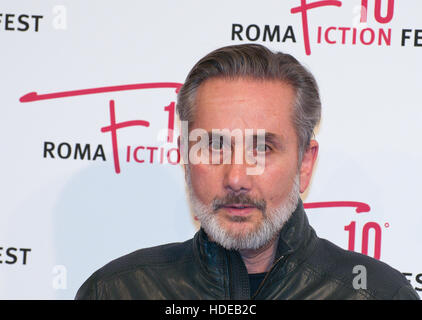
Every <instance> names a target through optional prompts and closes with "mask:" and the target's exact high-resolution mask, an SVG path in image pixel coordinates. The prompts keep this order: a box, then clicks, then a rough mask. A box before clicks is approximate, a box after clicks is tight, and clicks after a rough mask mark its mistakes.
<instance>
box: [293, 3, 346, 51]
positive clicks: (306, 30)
mask: <svg viewBox="0 0 422 320" xmlns="http://www.w3.org/2000/svg"><path fill="white" fill-rule="evenodd" d="M341 5H342V3H341V1H337V0H324V1H315V2H313V3H309V4H308V3H306V0H300V6H299V7H295V8H292V9H291V10H290V12H291V13H298V12H301V13H302V28H303V40H304V42H305V52H306V54H307V55H308V56H309V55H310V54H311V45H310V41H309V25H308V12H307V11H308V10H310V9H314V8H318V7H326V6H336V7H341Z"/></svg>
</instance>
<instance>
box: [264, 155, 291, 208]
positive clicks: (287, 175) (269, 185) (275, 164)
mask: <svg viewBox="0 0 422 320" xmlns="http://www.w3.org/2000/svg"><path fill="white" fill-rule="evenodd" d="M296 175H297V166H296V163H293V162H291V161H290V162H289V163H287V162H286V161H283V160H280V159H277V161H271V162H269V163H267V164H266V166H265V170H264V173H263V174H262V175H261V176H260V177H259V178H258V179H257V180H256V182H257V183H256V185H257V187H258V188H259V189H260V193H261V194H262V195H263V196H264V197H265V198H266V200H267V201H268V202H269V205H272V206H278V205H279V204H280V203H281V202H282V201H284V200H285V199H286V197H287V195H288V194H289V193H290V191H291V189H292V187H293V183H294V179H295V177H296Z"/></svg>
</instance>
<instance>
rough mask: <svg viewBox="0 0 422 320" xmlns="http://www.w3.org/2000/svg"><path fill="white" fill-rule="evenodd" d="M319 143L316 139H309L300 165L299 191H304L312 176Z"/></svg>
mask: <svg viewBox="0 0 422 320" xmlns="http://www.w3.org/2000/svg"><path fill="white" fill-rule="evenodd" d="M318 149H319V145H318V142H317V141H316V140H311V141H310V143H309V147H308V149H307V150H306V151H305V153H304V154H303V158H302V163H301V166H300V193H303V192H305V190H306V188H307V187H308V185H309V182H310V181H311V177H312V171H313V168H314V164H315V162H316V158H317V156H318Z"/></svg>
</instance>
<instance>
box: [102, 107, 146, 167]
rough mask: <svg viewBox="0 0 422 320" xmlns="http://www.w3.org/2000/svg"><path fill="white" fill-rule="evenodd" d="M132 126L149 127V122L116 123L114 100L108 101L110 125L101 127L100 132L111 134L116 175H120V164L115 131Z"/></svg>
mask: <svg viewBox="0 0 422 320" xmlns="http://www.w3.org/2000/svg"><path fill="white" fill-rule="evenodd" d="M134 126H144V127H149V122H148V121H145V120H132V121H125V122H119V123H116V114H115V111H114V100H110V125H109V126H107V127H102V128H101V132H108V131H110V132H111V144H112V146H113V158H114V170H115V171H116V173H120V162H119V148H118V145H117V130H118V129H122V128H126V127H134Z"/></svg>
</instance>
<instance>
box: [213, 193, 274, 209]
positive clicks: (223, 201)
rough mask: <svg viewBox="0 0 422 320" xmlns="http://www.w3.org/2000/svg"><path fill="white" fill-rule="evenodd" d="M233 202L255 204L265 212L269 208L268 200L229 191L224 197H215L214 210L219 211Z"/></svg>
mask: <svg viewBox="0 0 422 320" xmlns="http://www.w3.org/2000/svg"><path fill="white" fill-rule="evenodd" d="M233 204H241V205H248V206H253V207H256V208H257V209H259V210H261V211H262V212H263V213H265V210H266V208H267V202H266V201H265V200H264V199H253V198H251V197H250V196H248V195H246V194H244V193H241V194H235V193H229V194H227V195H226V196H224V197H223V198H215V199H214V200H213V202H212V208H213V210H214V211H217V210H219V209H221V208H222V207H225V206H228V205H233Z"/></svg>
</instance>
